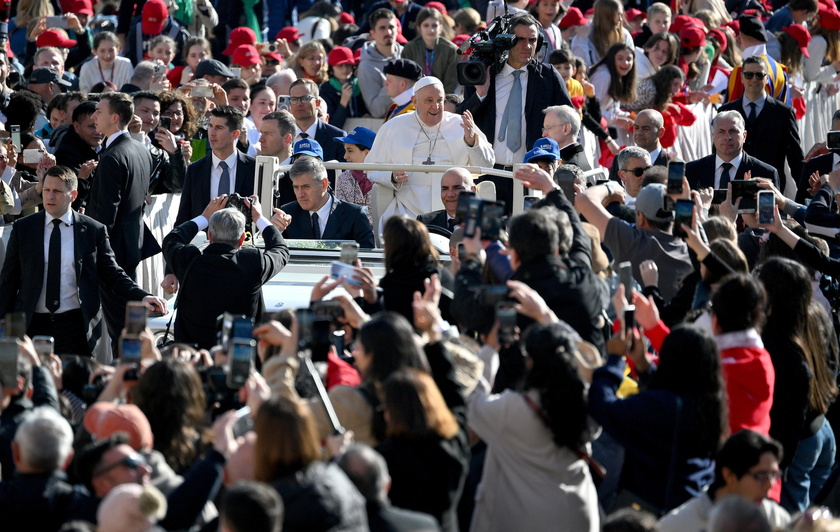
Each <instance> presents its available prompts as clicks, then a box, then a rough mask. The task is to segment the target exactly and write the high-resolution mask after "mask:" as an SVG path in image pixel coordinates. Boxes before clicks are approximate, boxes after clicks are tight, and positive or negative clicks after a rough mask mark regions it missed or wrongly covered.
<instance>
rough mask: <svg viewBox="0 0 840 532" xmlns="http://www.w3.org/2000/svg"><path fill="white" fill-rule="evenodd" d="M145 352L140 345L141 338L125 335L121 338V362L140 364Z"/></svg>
mask: <svg viewBox="0 0 840 532" xmlns="http://www.w3.org/2000/svg"><path fill="white" fill-rule="evenodd" d="M142 356H143V354H142V351H141V347H140V338H136V337H131V336H123V337H121V338H120V363H122V364H132V365H137V364H140V359H141V358H142Z"/></svg>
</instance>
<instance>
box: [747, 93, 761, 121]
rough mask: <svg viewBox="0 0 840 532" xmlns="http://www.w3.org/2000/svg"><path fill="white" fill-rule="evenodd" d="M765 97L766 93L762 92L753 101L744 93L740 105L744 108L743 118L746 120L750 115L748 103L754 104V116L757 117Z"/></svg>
mask: <svg viewBox="0 0 840 532" xmlns="http://www.w3.org/2000/svg"><path fill="white" fill-rule="evenodd" d="M766 99H767V93H766V92H762V93H761V96H760V97H759V98H758V99H757V100H755V101H753V100H750V99H749V98H747V95H746V94H744V97H743V98H741V107H743V108H744V120H745V121H746V119H747V117H748V116H750V103H754V104H755V116H756V118H758V115H760V114H761V110H762V109H764V101H765V100H766Z"/></svg>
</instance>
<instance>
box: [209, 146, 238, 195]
mask: <svg viewBox="0 0 840 532" xmlns="http://www.w3.org/2000/svg"><path fill="white" fill-rule="evenodd" d="M212 157H213V166H212V167H211V168H210V197H209V198H207V201H210V200H211V199H213V198H218V197H219V181H220V180H221V179H222V168H221V167H220V166H219V163H220V162H222V159H219V158H218V157H217V156H216V154H215V153H214V154H213V156H212ZM238 160H239V152H238V151H237V150H236V149H234V150H233V153H231V154H230V156H229V157H228V158H227V159H224V162H226V163H227V165H228V172H229V173H230V193H231V194H233V193H234V192H235V191H236V161H238Z"/></svg>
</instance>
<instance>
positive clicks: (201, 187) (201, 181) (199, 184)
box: [175, 152, 257, 227]
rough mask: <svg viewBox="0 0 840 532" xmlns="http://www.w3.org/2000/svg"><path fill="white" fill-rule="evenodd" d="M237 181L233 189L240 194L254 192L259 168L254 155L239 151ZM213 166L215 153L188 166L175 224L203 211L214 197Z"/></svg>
mask: <svg viewBox="0 0 840 532" xmlns="http://www.w3.org/2000/svg"><path fill="white" fill-rule="evenodd" d="M237 156H238V159H237V161H236V183H235V184H234V186H233V190H234V191H235V192H237V193H238V194H239V195H240V196H251V195H252V194H253V193H254V173H255V172H256V170H257V160H256V159H254V158H253V157H250V156H248V155H245V154H244V153H242V152H237ZM212 167H213V153H212V152H208V153H207V155H205V156H204V157H202V158H201V159H199V160H197V161H196V162H194V163H192V164H191V165H190V166H189V167H188V168H187V176H186V178H185V179H184V189H183V190H182V191H181V205H180V207H178V216H177V217H176V218H175V226H176V227H177V226H179V225H181V224H182V223H184V222H187V221H189V220H192V219H193V218H195V217H196V216H198V215H199V214H201V213H202V212H204V208H205V207H207V204H208V203H210V200H211V199H212V198H211V197H210V170H211V169H212Z"/></svg>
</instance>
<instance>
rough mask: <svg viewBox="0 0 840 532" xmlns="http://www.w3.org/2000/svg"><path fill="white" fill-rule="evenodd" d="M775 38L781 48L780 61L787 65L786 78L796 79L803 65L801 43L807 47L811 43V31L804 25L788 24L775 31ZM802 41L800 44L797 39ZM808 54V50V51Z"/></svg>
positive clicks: (801, 71)
mask: <svg viewBox="0 0 840 532" xmlns="http://www.w3.org/2000/svg"><path fill="white" fill-rule="evenodd" d="M776 39H778V41H779V45H780V46H781V48H782V56H781V61H780V62H781V63H782V64H783V65H785V66H786V67H787V75H788V79H789V80H791V81H794V80H796V79H797V78H799V77H801V76H802V73H803V71H804V67H805V59H807V58H806V57H805V54H803V53H802V45H803V44H804V45H805V47H806V50H807V47H808V46H809V45H810V44H811V39H812V37H811V33H810V32H809V31H808V28H806V27H805V26H800V25H798V24H797V25H795V27H794V28H791V27H790V26H788V27H787V28H784V29H783V30H782V31H779V32H776ZM800 40H801V41H802V43H801V44H800V42H799V41H800ZM809 55H810V52H809Z"/></svg>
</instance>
